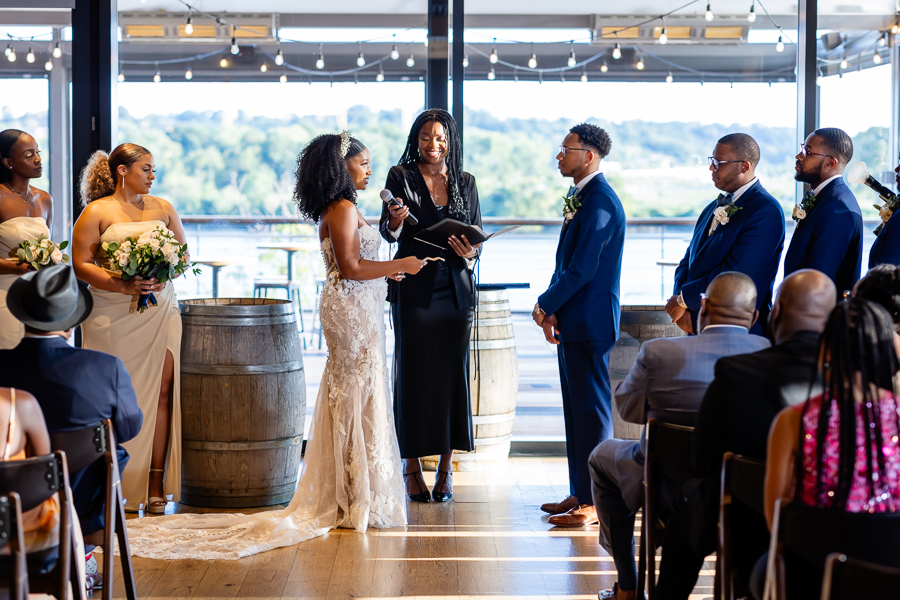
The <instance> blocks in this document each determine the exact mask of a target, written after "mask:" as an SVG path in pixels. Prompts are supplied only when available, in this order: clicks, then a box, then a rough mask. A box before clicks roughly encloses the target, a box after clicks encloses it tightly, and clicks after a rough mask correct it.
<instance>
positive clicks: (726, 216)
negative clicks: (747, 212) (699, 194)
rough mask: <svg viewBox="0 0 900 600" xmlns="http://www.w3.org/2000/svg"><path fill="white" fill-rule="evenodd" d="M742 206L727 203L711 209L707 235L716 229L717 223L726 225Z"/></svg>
mask: <svg viewBox="0 0 900 600" xmlns="http://www.w3.org/2000/svg"><path fill="white" fill-rule="evenodd" d="M742 208H744V207H743V206H735V205H734V204H727V205H725V206H720V207H718V208H717V209H716V210H714V211H713V222H712V226H711V227H710V228H709V235H712V233H713V231H715V230H716V227H718V226H719V225H728V221H730V220H731V217H733V216H734V215H735V213H737V211H739V210H741V209H742Z"/></svg>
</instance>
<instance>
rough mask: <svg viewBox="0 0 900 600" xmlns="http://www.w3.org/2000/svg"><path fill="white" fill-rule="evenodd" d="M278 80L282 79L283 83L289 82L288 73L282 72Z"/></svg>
mask: <svg viewBox="0 0 900 600" xmlns="http://www.w3.org/2000/svg"><path fill="white" fill-rule="evenodd" d="M278 81H280V82H281V83H287V75H285V74H283V73H282V75H281V77H279V78H278Z"/></svg>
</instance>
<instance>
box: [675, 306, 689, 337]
mask: <svg viewBox="0 0 900 600" xmlns="http://www.w3.org/2000/svg"><path fill="white" fill-rule="evenodd" d="M682 310H683V311H684V314H683V315H681V317H679V318H678V319H676V320H675V324H676V325H678V328H679V329H680V330H682V331H683V332H685V333H687V334H689V335H692V334H693V333H694V323H693V320H692V319H691V311H689V310H684V309H682Z"/></svg>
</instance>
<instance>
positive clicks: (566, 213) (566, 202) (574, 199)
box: [563, 193, 581, 227]
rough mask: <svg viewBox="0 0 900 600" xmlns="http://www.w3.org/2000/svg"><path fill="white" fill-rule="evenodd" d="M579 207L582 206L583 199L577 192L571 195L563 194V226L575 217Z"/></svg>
mask: <svg viewBox="0 0 900 600" xmlns="http://www.w3.org/2000/svg"><path fill="white" fill-rule="evenodd" d="M579 208H581V199H579V198H578V194H577V193H576V194H572V195H571V196H563V218H564V219H565V222H564V223H563V227H565V226H566V225H568V224H569V221H571V220H572V219H574V218H575V214H576V213H577V212H578V209H579Z"/></svg>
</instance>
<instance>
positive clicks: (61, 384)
mask: <svg viewBox="0 0 900 600" xmlns="http://www.w3.org/2000/svg"><path fill="white" fill-rule="evenodd" d="M0 386H3V387H15V388H18V389H20V390H25V391H26V392H29V393H31V394H32V395H33V396H34V397H35V398H37V401H38V404H40V405H41V411H42V412H43V413H44V420H45V421H46V422H47V429H48V430H49V431H50V432H51V433H56V432H59V431H73V430H76V429H82V428H84V427H88V426H90V425H93V424H95V423H97V422H99V421H102V420H104V419H112V421H113V428H114V434H115V436H116V443H117V444H118V445H119V446H118V448H117V449H118V456H119V463H120V464H119V466H120V467H121V468H123V469H124V464H125V462H127V458H128V453H127V452H126V451H125V449H124V448H122V446H121V444H122V443H123V442H127V441H128V440H130V439H132V438H133V437H135V436H136V435H137V434H138V432H139V431H140V430H141V423H142V422H143V420H144V416H143V413H142V412H141V409H140V408H138V404H137V397H136V396H135V394H134V388H133V387H132V385H131V377H130V376H129V375H128V371H126V370H125V365H124V364H122V361H121V360H119V359H118V358H116V357H115V356H111V355H109V354H104V353H103V352H96V351H94V350H82V349H78V348H72V347H71V346H69V345H68V344H67V343H66V341H65V340H64V339H62V338H61V337H56V336H54V337H47V338H28V337H26V338H24V339H23V340H22V341H21V342H20V343H19V345H18V346H16V347H15V348H13V349H12V350H0ZM123 459H124V460H123ZM105 477H106V467H105V465H104V464H103V462H102V461H99V462H96V463H94V464H93V465H91V466H89V467H87V468H86V469H82V470H81V471H77V472H74V473H70V474H69V479H70V481H71V484H72V491H73V495H74V500H75V509H76V511H77V512H78V516H79V520H80V521H81V527H82V530H83V531H84V533H92V532H94V531H97V530H99V529H102V528H103V520H102V508H103V499H102V497H99V495H98V494H97V492H98V491H99V489H100V486H101V485H102V481H103V480H104V479H105Z"/></svg>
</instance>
